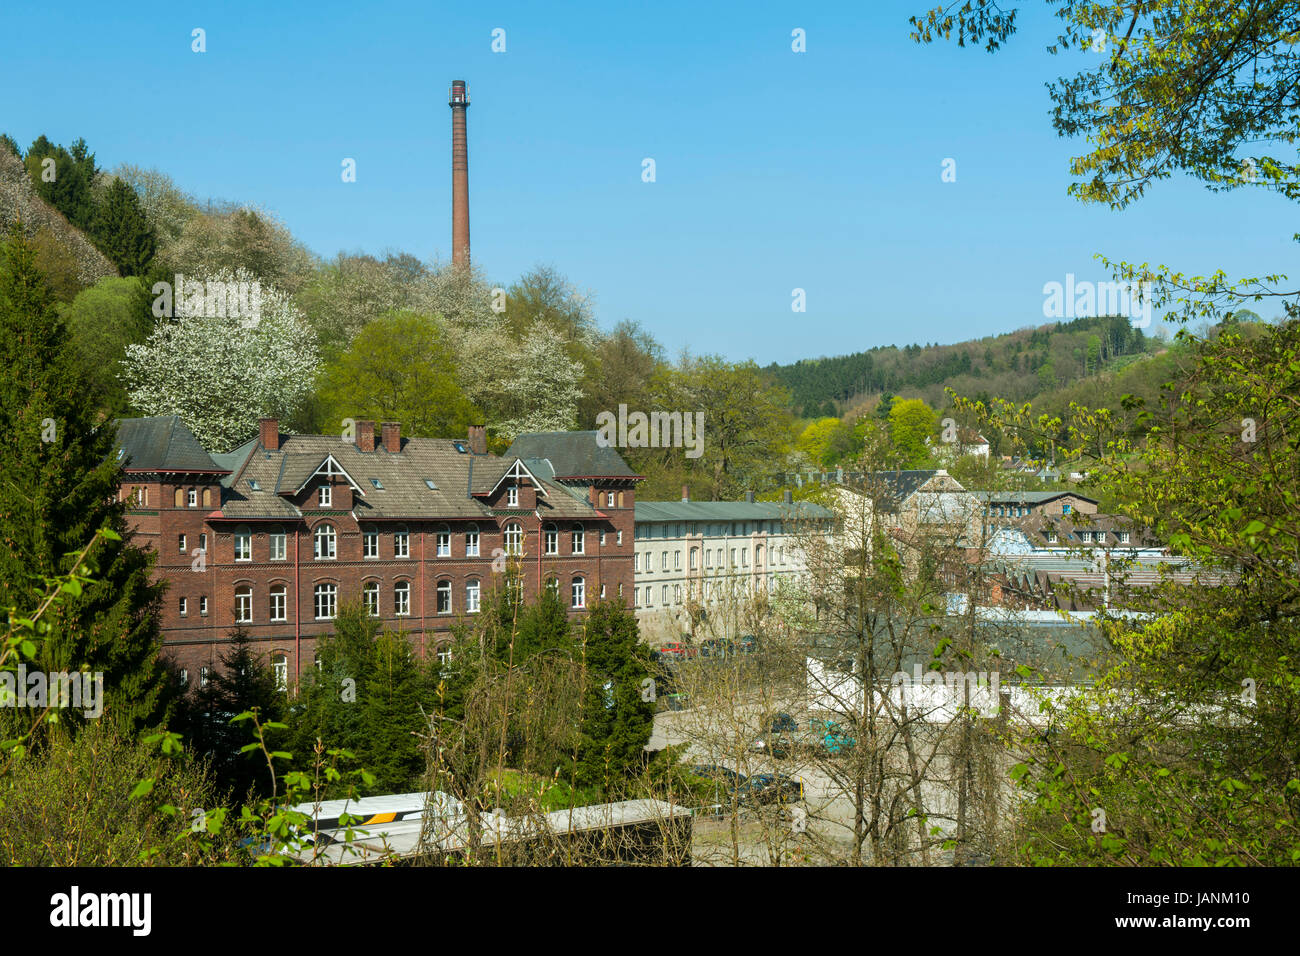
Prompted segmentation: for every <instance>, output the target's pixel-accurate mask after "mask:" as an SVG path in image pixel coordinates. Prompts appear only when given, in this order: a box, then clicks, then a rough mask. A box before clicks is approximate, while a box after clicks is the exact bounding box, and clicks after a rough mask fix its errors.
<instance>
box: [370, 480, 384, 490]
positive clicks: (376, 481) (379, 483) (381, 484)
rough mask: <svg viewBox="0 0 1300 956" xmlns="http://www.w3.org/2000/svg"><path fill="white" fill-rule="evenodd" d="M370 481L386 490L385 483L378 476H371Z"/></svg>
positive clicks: (380, 488)
mask: <svg viewBox="0 0 1300 956" xmlns="http://www.w3.org/2000/svg"><path fill="white" fill-rule="evenodd" d="M370 483H371V484H372V485H374V486H375V487H376V488H378V489H379V490H380V491H383V490H384V483H383V482H382V481H380V480H379V479H378V478H371V479H370Z"/></svg>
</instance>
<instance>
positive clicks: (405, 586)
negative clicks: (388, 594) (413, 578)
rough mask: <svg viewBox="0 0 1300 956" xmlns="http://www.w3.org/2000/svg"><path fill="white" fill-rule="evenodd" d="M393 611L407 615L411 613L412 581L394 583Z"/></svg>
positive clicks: (400, 614) (398, 614)
mask: <svg viewBox="0 0 1300 956" xmlns="http://www.w3.org/2000/svg"><path fill="white" fill-rule="evenodd" d="M393 613H394V614H395V615H397V616H398V617H407V616H409V615H410V613H411V582H410V581H398V582H397V583H396V584H394V585H393Z"/></svg>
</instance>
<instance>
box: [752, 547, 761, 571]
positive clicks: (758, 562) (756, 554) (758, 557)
mask: <svg viewBox="0 0 1300 956" xmlns="http://www.w3.org/2000/svg"><path fill="white" fill-rule="evenodd" d="M762 566H763V546H762V545H761V544H760V545H758V546H756V547H755V548H754V567H756V568H761V567H762Z"/></svg>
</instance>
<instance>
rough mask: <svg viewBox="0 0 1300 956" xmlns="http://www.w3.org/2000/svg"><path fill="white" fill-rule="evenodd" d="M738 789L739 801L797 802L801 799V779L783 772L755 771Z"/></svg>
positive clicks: (764, 802)
mask: <svg viewBox="0 0 1300 956" xmlns="http://www.w3.org/2000/svg"><path fill="white" fill-rule="evenodd" d="M739 791H740V802H741V803H748V804H767V803H798V802H800V801H802V800H803V781H802V780H797V779H795V778H794V777H787V776H786V775H785V774H783V773H756V774H753V775H752V776H751V777H749V779H748V780H746V781H745V782H744V784H743V785H742V786H741V787H740V788H739Z"/></svg>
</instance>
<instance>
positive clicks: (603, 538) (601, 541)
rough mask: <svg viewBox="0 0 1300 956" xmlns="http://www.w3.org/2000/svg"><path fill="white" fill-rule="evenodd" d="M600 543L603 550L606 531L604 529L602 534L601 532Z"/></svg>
mask: <svg viewBox="0 0 1300 956" xmlns="http://www.w3.org/2000/svg"><path fill="white" fill-rule="evenodd" d="M599 543H600V546H601V547H602V548H603V547H605V530H604V529H603V528H602V529H601V532H600V542H599Z"/></svg>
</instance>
